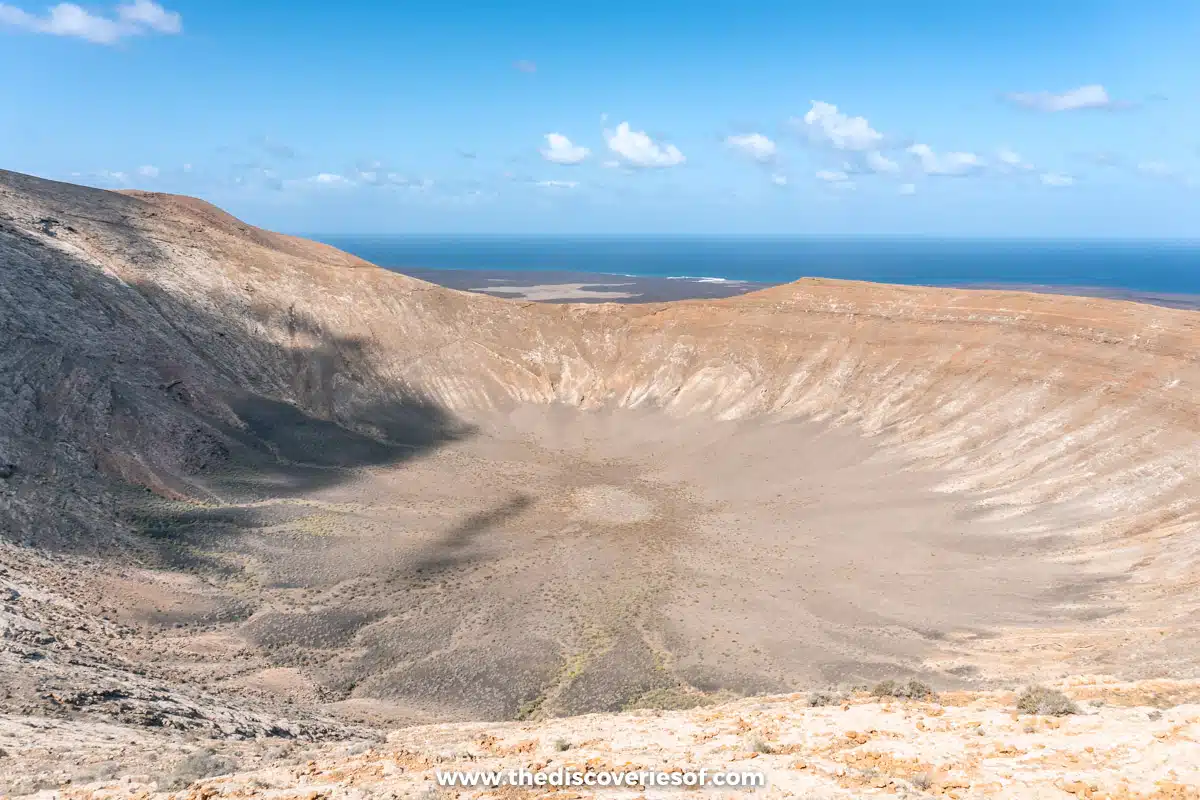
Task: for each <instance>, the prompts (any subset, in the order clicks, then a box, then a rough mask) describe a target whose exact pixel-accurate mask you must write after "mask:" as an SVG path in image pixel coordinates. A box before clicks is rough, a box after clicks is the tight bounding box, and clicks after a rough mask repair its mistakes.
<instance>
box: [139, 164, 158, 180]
mask: <svg viewBox="0 0 1200 800" xmlns="http://www.w3.org/2000/svg"><path fill="white" fill-rule="evenodd" d="M137 174H138V175H141V176H142V177H143V178H157V177H158V167H155V166H153V165H150V164H147V165H146V166H144V167H138V169H137Z"/></svg>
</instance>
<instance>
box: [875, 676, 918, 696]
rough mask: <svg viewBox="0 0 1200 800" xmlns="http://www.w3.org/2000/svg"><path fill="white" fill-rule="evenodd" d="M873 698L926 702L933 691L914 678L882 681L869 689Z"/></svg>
mask: <svg viewBox="0 0 1200 800" xmlns="http://www.w3.org/2000/svg"><path fill="white" fill-rule="evenodd" d="M871 694H872V695H874V696H875V697H881V698H882V697H896V698H903V699H908V700H927V699H929V698H931V697H933V689H931V688H929V686H928V685H927V684H924V683H922V682H921V681H919V680H917V679H916V678H911V679H909V680H907V681H904V682H900V681H882V682H881V683H877V684H875V687H874V688H873V689H871Z"/></svg>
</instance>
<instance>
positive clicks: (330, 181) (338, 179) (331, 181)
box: [308, 172, 353, 186]
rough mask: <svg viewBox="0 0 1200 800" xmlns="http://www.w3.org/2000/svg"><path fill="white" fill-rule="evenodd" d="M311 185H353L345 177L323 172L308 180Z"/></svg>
mask: <svg viewBox="0 0 1200 800" xmlns="http://www.w3.org/2000/svg"><path fill="white" fill-rule="evenodd" d="M308 182H309V183H315V184H318V185H319V186H349V185H350V184H352V183H353V181H351V180H350V179H349V178H347V177H346V176H344V175H338V174H336V173H333V172H321V173H318V174H316V175H313V176H312V177H311V178H309V179H308Z"/></svg>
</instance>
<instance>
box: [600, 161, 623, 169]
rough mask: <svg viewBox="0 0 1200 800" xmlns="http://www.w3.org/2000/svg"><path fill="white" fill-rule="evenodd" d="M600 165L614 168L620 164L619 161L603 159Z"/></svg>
mask: <svg viewBox="0 0 1200 800" xmlns="http://www.w3.org/2000/svg"><path fill="white" fill-rule="evenodd" d="M600 166H602V167H604V168H605V169H616V168H617V167H619V166H621V162H620V161H605V162H604V163H603V164H601V165H600Z"/></svg>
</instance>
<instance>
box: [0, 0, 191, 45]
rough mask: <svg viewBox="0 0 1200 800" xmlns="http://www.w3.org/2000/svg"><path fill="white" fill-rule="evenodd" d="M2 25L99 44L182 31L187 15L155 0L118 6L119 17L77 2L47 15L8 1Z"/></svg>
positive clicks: (0, 15) (0, 14)
mask: <svg viewBox="0 0 1200 800" xmlns="http://www.w3.org/2000/svg"><path fill="white" fill-rule="evenodd" d="M0 25H9V26H12V27H15V28H21V29H22V30H26V31H30V32H31V33H44V34H48V35H51V36H73V37H76V38H79V39H84V40H86V41H89V42H94V43H96V44H114V43H115V42H118V41H120V40H121V39H124V38H126V37H129V36H141V35H144V34H148V33H165V34H174V33H180V32H181V31H182V30H183V18H182V17H181V16H180V15H179V14H178V13H177V12H174V11H167V10H166V9H164V8H163V7H162V6H160V5H159V4H157V3H154V2H151V0H133V2H132V3H124V4H122V5H119V6H117V8H116V15H115V17H105V16H100V15H96V14H93V13H91V12H90V11H87V10H85V9H84V8H82V7H80V6H78V5H75V4H74V3H59V4H58V5H56V6H53V7H51V8H50V9H49V10H48V11H47V13H46V15H45V16H37V15H34V14H30V13H29V12H27V11H24V10H22V9H20V8H17V7H16V6H13V5H9V4H8V3H0Z"/></svg>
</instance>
